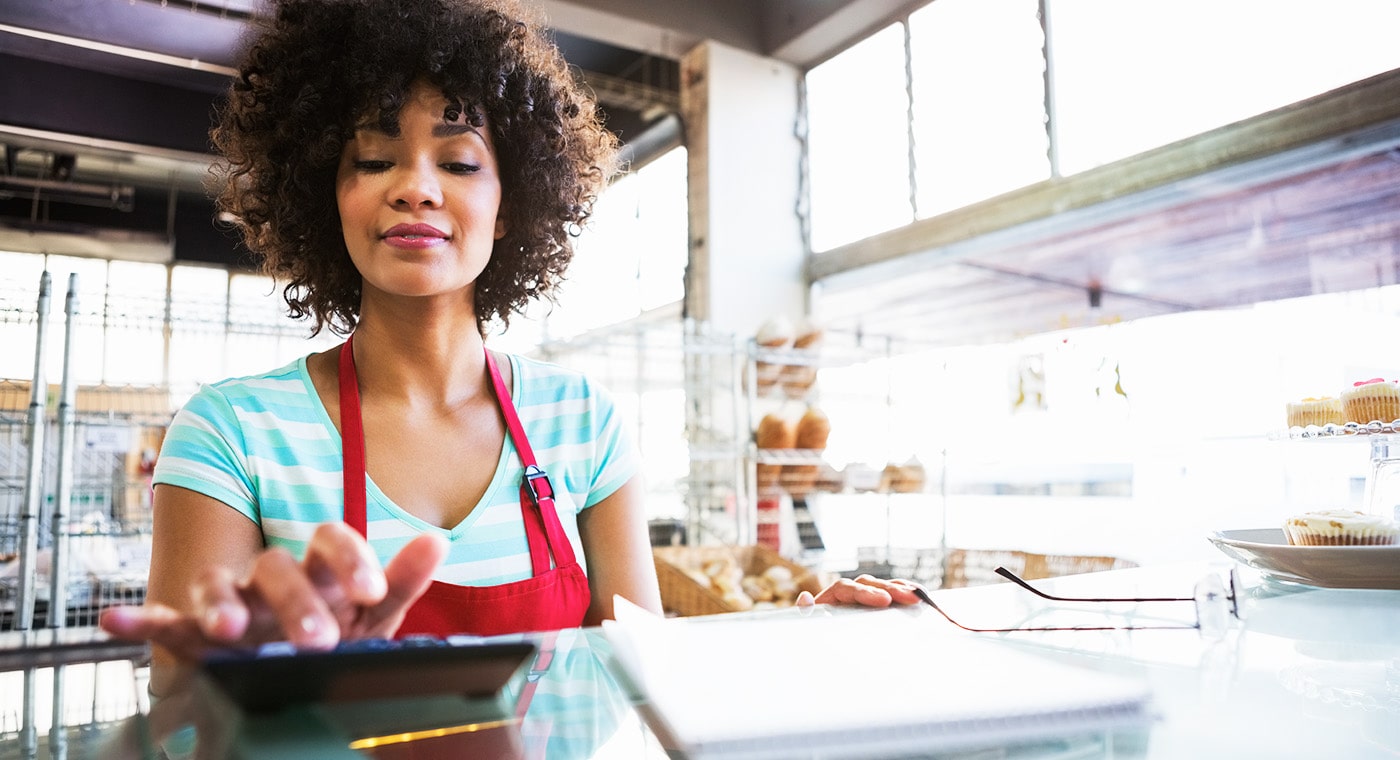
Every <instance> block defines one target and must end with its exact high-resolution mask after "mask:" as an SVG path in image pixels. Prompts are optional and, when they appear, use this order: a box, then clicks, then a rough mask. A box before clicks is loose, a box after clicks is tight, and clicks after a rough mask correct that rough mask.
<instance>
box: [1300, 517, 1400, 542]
mask: <svg viewBox="0 0 1400 760" xmlns="http://www.w3.org/2000/svg"><path fill="white" fill-rule="evenodd" d="M1283 532H1284V535H1286V536H1287V537H1288V543H1290V544H1292V545H1294V546H1388V545H1392V544H1396V543H1400V523H1396V522H1394V521H1393V520H1387V519H1385V518H1384V517H1380V516H1378V515H1368V514H1364V513H1362V512H1354V511H1351V510H1345V509H1332V510H1325V511H1320V512H1304V513H1303V514H1301V515H1295V516H1293V517H1290V518H1288V519H1287V520H1285V521H1284V522H1283Z"/></svg>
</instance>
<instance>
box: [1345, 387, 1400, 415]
mask: <svg viewBox="0 0 1400 760" xmlns="http://www.w3.org/2000/svg"><path fill="white" fill-rule="evenodd" d="M1342 406H1343V407H1344V409H1345V411H1346V418H1347V422H1357V423H1360V424H1362V425H1365V424H1367V423H1369V422H1387V423H1389V422H1394V421H1396V420H1400V386H1397V385H1396V383H1395V381H1393V380H1385V379H1384V378H1379V377H1374V378H1371V379H1370V380H1362V381H1360V382H1358V383H1356V384H1354V385H1353V386H1352V387H1350V388H1347V389H1346V390H1344V391H1342Z"/></svg>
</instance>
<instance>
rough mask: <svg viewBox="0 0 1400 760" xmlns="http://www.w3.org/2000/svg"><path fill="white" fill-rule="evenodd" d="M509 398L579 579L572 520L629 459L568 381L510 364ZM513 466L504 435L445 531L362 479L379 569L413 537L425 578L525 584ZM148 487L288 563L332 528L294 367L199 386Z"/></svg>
mask: <svg viewBox="0 0 1400 760" xmlns="http://www.w3.org/2000/svg"><path fill="white" fill-rule="evenodd" d="M509 359H510V362H511V367H512V368H513V372H512V379H511V384H512V388H511V399H512V401H513V402H514V403H515V406H516V410H517V411H518V413H519V415H520V421H521V424H522V425H523V426H524V427H525V434H526V437H527V439H528V440H529V442H530V447H531V448H532V449H534V452H535V457H536V460H537V461H538V462H539V464H540V466H541V467H543V468H544V470H545V472H547V473H548V474H549V479H550V483H551V484H552V485H553V486H554V492H555V506H556V507H557V509H558V511H559V521H560V523H562V524H563V526H564V531H565V532H566V533H567V534H568V536H569V539H570V541H572V542H573V546H574V555H575V556H576V557H577V558H578V559H579V562H580V564H582V565H583V566H584V569H585V570H587V564H586V563H585V561H584V555H583V550H582V546H581V544H580V543H579V535H578V519H577V517H578V512H579V510H580V509H586V508H588V507H591V506H593V505H594V504H597V503H598V502H599V501H602V500H603V499H605V498H607V497H608V496H610V495H611V494H613V493H614V492H615V491H617V489H618V488H620V487H621V486H622V485H623V484H624V483H625V482H627V480H628V479H629V478H631V477H632V476H633V475H634V474H635V473H636V471H637V468H638V460H639V457H638V455H637V452H636V449H635V447H634V444H633V443H632V442H631V440H630V438H629V437H628V436H627V435H626V433H625V431H624V429H623V426H622V424H621V421H620V420H619V419H618V415H617V411H616V409H615V408H614V406H613V403H612V400H611V398H610V397H609V396H608V394H607V393H606V392H605V391H604V390H603V389H601V388H599V387H598V386H596V385H593V384H591V383H590V382H589V381H588V379H587V378H585V377H584V376H583V375H581V374H579V373H578V372H575V371H572V370H567V369H564V368H562V367H559V366H557V365H554V364H549V363H545V362H540V361H536V360H532V359H527V358H524V357H519V356H510V357H509ZM523 472H524V467H523V465H522V464H521V462H520V457H519V456H518V455H517V454H516V450H515V445H514V444H513V443H511V440H510V436H506V440H505V445H504V446H503V447H502V450H501V456H500V460H499V461H498V463H497V464H496V472H495V475H494V476H493V478H492V480H491V484H490V485H489V486H487V489H486V493H485V495H483V496H482V498H481V501H480V502H478V503H477V505H476V507H475V508H474V509H472V510H471V512H470V513H469V514H468V515H467V517H466V518H465V519H464V520H463V521H462V522H461V523H460V524H459V525H457V526H456V527H454V528H452V529H450V530H449V529H444V528H439V527H437V526H434V525H431V524H429V523H426V522H424V521H422V520H420V519H418V518H416V517H414V516H413V515H411V514H409V513H407V512H405V511H404V510H403V509H401V508H399V507H398V506H397V505H395V504H394V503H393V502H392V501H390V500H389V498H388V497H387V496H385V494H384V492H383V491H381V490H379V487H378V486H377V485H375V483H374V481H373V479H372V478H366V484H365V485H366V490H367V493H366V497H367V506H366V523H367V529H368V534H369V543H370V546H371V547H372V548H373V550H374V552H375V553H376V554H377V555H378V556H379V560H380V562H381V564H382V563H387V562H388V561H389V559H390V558H391V557H393V556H394V555H395V554H396V553H398V550H399V549H400V548H401V547H402V546H403V545H404V544H405V543H407V542H408V541H409V540H410V539H412V538H413V537H414V536H416V535H418V534H419V533H421V532H423V531H436V532H438V533H440V534H442V535H444V536H445V537H447V538H448V540H449V542H450V545H451V548H450V550H449V552H448V555H447V559H446V560H444V562H443V564H442V565H440V566H439V567H438V570H437V572H436V574H435V575H434V576H433V577H434V578H435V579H436V580H440V581H444V582H447V583H454V584H457V585H464V586H494V585H499V584H502V583H509V582H513V581H518V580H524V579H526V578H529V577H530V576H531V565H530V550H529V545H528V543H527V541H526V538H525V525H524V520H523V518H522V516H521V511H520V478H521V476H522V474H523ZM154 482H155V483H157V484H162V483H168V484H171V485H176V486H181V487H183V488H188V489H190V490H192V491H197V492H199V493H201V494H204V495H206V496H210V497H212V498H214V499H217V500H219V501H221V502H224V503H225V504H228V505H229V506H231V507H233V508H234V509H236V510H238V511H239V512H242V513H243V514H244V515H246V516H247V517H248V518H249V519H251V520H252V521H253V522H255V523H257V524H258V525H259V526H260V527H261V529H262V533H263V537H264V540H265V541H266V543H267V545H268V546H282V547H285V548H286V549H288V550H289V551H290V552H291V553H292V554H293V556H296V557H298V558H300V557H301V556H302V554H303V553H304V551H305V547H306V542H307V541H308V540H309V539H310V538H311V534H312V532H313V531H314V530H315V528H316V526H317V525H318V524H320V523H323V522H329V521H340V520H343V519H344V488H343V486H342V480H341V444H340V434H339V432H338V431H337V430H336V428H335V426H334V425H332V424H331V418H330V416H329V414H327V412H326V408H325V406H324V405H323V404H322V403H321V399H320V397H319V396H318V395H317V394H316V389H315V387H314V386H313V385H312V383H311V378H310V376H309V375H308V374H307V372H306V359H305V358H304V357H303V358H301V359H298V360H296V361H295V362H293V363H291V364H289V365H287V366H285V367H283V368H281V369H278V370H275V371H272V372H269V373H266V374H262V375H254V376H250V377H242V378H234V379H230V380H224V381H222V382H218V383H214V384H211V385H206V386H204V387H202V388H201V389H200V390H199V392H198V393H196V394H195V395H194V396H193V397H192V398H191V399H190V400H189V402H187V403H186V404H185V406H184V407H183V408H182V409H181V410H180V411H179V413H177V414H176V415H175V418H174V420H172V421H171V424H170V429H169V431H168V432H167V433H166V436H165V442H164V444H163V445H162V447H161V453H160V457H159V458H158V459H157V461H156V470H155V475H154Z"/></svg>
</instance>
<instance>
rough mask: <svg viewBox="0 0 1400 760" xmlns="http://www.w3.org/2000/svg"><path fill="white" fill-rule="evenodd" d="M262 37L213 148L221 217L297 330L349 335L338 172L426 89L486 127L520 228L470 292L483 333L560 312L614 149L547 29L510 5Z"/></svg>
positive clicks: (358, 18)
mask: <svg viewBox="0 0 1400 760" xmlns="http://www.w3.org/2000/svg"><path fill="white" fill-rule="evenodd" d="M257 31H258V32H259V33H258V34H257V35H256V36H255V37H254V39H253V40H252V44H251V46H250V47H249V48H248V50H247V53H246V56H245V59H244V63H243V65H242V66H241V67H240V73H239V75H238V76H237V77H236V79H235V80H234V82H233V84H232V86H231V88H230V91H229V94H228V99H227V101H226V103H225V104H224V105H223V106H221V107H220V109H219V113H218V123H217V125H216V126H215V128H214V130H213V132H212V138H213V141H214V144H215V146H216V147H217V148H218V150H219V152H220V153H222V155H223V157H224V159H225V161H226V163H225V164H223V165H222V167H221V171H220V172H219V177H218V179H219V180H220V184H219V187H218V190H217V203H218V206H219V209H220V210H221V211H224V212H227V213H228V214H229V215H231V216H232V217H233V219H234V224H235V225H236V226H237V227H238V229H239V231H240V232H241V233H242V236H243V240H244V242H245V244H246V245H247V246H248V248H249V249H251V250H252V251H253V253H254V254H255V255H257V256H258V257H260V259H261V263H262V270H263V271H264V272H265V273H266V274H269V275H272V276H273V277H275V278H277V279H278V280H279V281H281V282H283V283H284V288H283V291H282V295H283V298H284V299H285V300H286V302H287V305H288V307H289V313H290V314H291V316H293V317H295V318H304V317H307V316H310V317H312V318H313V319H314V320H315V325H314V328H313V332H314V333H319V332H320V331H321V330H322V329H323V328H326V327H329V328H330V329H331V330H332V332H335V333H340V334H345V333H348V332H349V331H351V330H353V329H354V327H355V324H356V322H357V320H358V315H359V307H360V289H361V279H360V275H359V272H358V271H356V269H355V267H354V265H353V264H352V263H351V260H350V255H349V253H348V251H347V250H346V248H345V241H344V239H343V237H342V233H341V229H340V217H339V212H338V211H337V208H336V201H335V175H336V168H337V165H338V162H339V160H340V154H341V149H342V147H343V146H344V145H345V143H346V141H347V140H349V139H350V138H351V137H352V136H353V135H354V132H355V128H356V127H357V126H358V125H361V124H363V123H364V122H365V120H366V119H375V120H377V121H378V123H379V125H380V127H382V128H384V129H385V131H386V132H387V133H389V134H393V133H396V132H397V120H398V113H399V109H400V108H401V106H402V105H403V103H404V102H405V100H406V96H407V93H408V90H409V88H410V86H411V85H412V84H413V83H414V82H415V81H419V80H422V81H426V82H428V83H429V84H431V85H434V86H436V87H437V88H439V89H440V90H441V91H442V92H443V94H444V95H446V96H447V98H448V100H449V101H450V102H458V103H462V104H464V105H465V107H466V108H467V109H468V110H469V111H470V112H472V113H473V114H474V115H478V116H479V115H482V114H484V115H485V116H486V118H487V119H488V120H489V122H490V127H491V130H492V137H493V140H494V142H495V144H496V146H497V150H498V160H499V163H500V170H501V185H502V196H501V200H502V206H503V207H504V208H508V209H510V224H509V230H508V232H507V234H506V235H505V237H504V238H502V239H500V240H498V241H496V245H495V247H494V249H493V250H492V254H491V260H490V262H489V263H488V264H487V266H486V269H485V271H483V272H482V274H481V276H480V277H479V278H478V279H477V282H476V318H477V324H478V326H479V327H480V328H481V329H482V330H483V331H484V330H485V329H486V326H487V325H488V324H489V323H490V322H491V321H492V320H495V319H499V320H500V321H501V322H502V323H503V324H505V325H508V324H509V322H510V316H511V314H512V313H520V312H521V310H522V309H523V308H524V307H525V306H526V304H528V303H529V302H530V301H532V300H535V299H538V298H545V299H550V300H552V299H553V295H554V291H555V288H556V287H557V286H558V284H559V282H560V280H561V279H562V277H563V274H564V271H565V269H566V268H567V267H568V264H569V261H570V259H571V258H572V256H573V238H574V237H575V236H576V235H577V234H578V232H579V230H580V229H581V228H582V225H583V224H584V222H585V221H586V220H587V219H588V217H589V215H590V214H591V213H592V209H593V204H594V202H595V201H596V200H597V197H598V194H599V193H600V192H602V190H603V188H604V186H605V185H606V183H607V182H608V180H609V179H610V178H611V177H612V175H613V173H614V172H615V171H616V169H617V163H616V160H617V159H616V156H617V140H616V138H615V137H614V136H613V135H612V133H611V132H609V131H607V130H606V129H605V128H604V127H603V124H602V122H601V120H600V118H599V115H598V111H597V107H596V104H595V103H594V102H593V101H592V99H591V98H590V97H589V96H588V94H587V93H585V92H584V91H583V90H582V89H580V87H579V86H578V85H577V84H576V82H575V80H574V78H573V77H572V75H571V73H570V71H569V69H568V67H567V66H566V64H565V63H564V61H563V59H562V57H561V56H560V54H559V51H558V49H557V48H556V47H555V45H554V43H553V40H552V38H551V37H549V35H548V33H547V32H546V31H545V30H544V27H543V25H542V24H540V23H539V22H538V20H536V19H533V18H531V17H530V15H528V14H527V13H525V12H524V11H523V9H522V8H521V7H519V6H518V5H516V4H514V3H512V2H510V1H509V0H280V1H279V2H277V3H276V4H275V13H274V14H273V15H272V17H271V18H269V19H267V20H266V21H265V22H264V23H263V24H262V26H261V28H260V29H258V30H257ZM474 121H475V119H474Z"/></svg>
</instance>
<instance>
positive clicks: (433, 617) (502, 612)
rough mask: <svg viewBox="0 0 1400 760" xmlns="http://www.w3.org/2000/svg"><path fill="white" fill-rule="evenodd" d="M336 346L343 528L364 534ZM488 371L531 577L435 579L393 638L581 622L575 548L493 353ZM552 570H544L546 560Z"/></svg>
mask: <svg viewBox="0 0 1400 760" xmlns="http://www.w3.org/2000/svg"><path fill="white" fill-rule="evenodd" d="M352 339H353V336H352V338H350V339H346V341H345V345H343V346H341V348H340V440H341V447H342V449H343V450H344V454H343V456H344V465H343V467H342V469H343V472H344V479H345V522H346V523H347V524H349V525H350V527H352V528H354V529H355V530H357V531H359V532H360V535H362V536H363V535H366V533H365V528H366V526H365V480H366V474H365V434H364V425H363V423H362V421H361V419H360V388H359V382H358V380H357V379H356V376H355V355H354V352H353V351H352V350H351V348H350V341H351V340H352ZM486 368H487V371H488V372H489V373H490V375H491V387H492V389H493V390H494V391H495V393H496V403H497V404H499V405H500V408H501V414H502V415H503V416H504V417H505V421H506V429H507V431H508V432H509V433H510V439H511V441H512V442H513V443H514V444H515V450H516V452H517V453H518V454H519V455H520V461H521V462H522V463H523V464H524V465H525V475H524V477H522V478H521V482H520V511H521V513H522V514H523V516H524V520H525V537H526V538H527V539H528V541H529V544H530V564H531V566H532V568H533V573H534V574H533V577H530V578H527V579H525V580H523V581H515V582H513V583H503V584H501V585H499V586H457V585H454V584H451V583H443V582H441V581H433V582H432V585H431V586H429V587H428V590H427V591H426V592H424V593H423V596H421V597H419V599H418V601H417V602H415V603H414V604H413V606H412V607H409V609H408V614H407V616H405V617H404V620H403V623H402V624H401V625H400V626H399V630H398V632H397V633H396V634H395V635H396V636H398V637H404V636H408V635H411V634H427V635H431V636H448V635H451V634H455V633H467V634H474V635H477V636H494V635H497V634H503V633H521V632H524V631H555V630H560V629H563V628H576V627H578V626H580V625H582V624H583V616H584V613H586V612H587V611H588V603H589V599H590V597H589V591H588V577H587V576H585V575H584V572H583V568H582V567H581V566H580V565H579V564H578V561H577V560H576V559H575V558H574V548H573V545H572V544H570V543H569V537H568V536H567V535H565V533H564V526H563V525H561V524H560V523H559V513H558V512H557V511H556V510H555V507H554V489H553V486H552V485H551V484H550V482H549V476H548V475H546V474H545V472H544V470H542V469H540V467H539V466H538V465H537V464H536V463H535V453H534V451H533V450H531V449H530V442H529V441H528V440H526V438H525V428H524V427H523V426H522V425H521V424H520V417H519V416H518V415H516V413H515V405H514V404H512V403H511V400H510V392H509V391H507V390H506V386H505V382H504V381H503V380H502V379H501V373H500V370H499V369H498V368H497V367H496V360H495V359H493V358H492V357H491V352H490V351H487V352H486ZM551 554H552V555H553V557H554V567H553V568H551V567H550V556H551Z"/></svg>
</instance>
